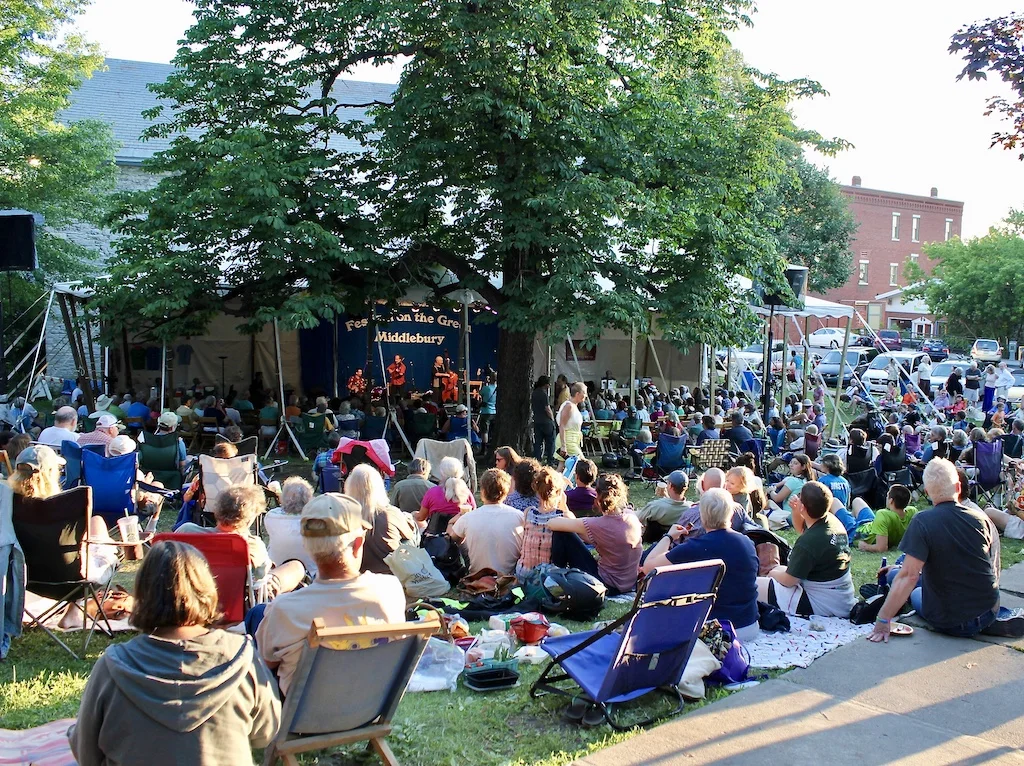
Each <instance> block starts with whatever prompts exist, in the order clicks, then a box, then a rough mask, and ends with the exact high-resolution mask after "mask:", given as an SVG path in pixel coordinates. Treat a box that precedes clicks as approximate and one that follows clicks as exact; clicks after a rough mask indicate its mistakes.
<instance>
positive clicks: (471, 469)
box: [414, 439, 476, 492]
mask: <svg viewBox="0 0 1024 766" xmlns="http://www.w3.org/2000/svg"><path fill="white" fill-rule="evenodd" d="M456 452H458V453H459V454H456ZM449 456H450V457H454V458H456V459H457V460H459V461H460V462H461V463H462V467H463V468H464V469H465V475H464V476H463V478H464V479H465V480H466V483H467V484H469V488H470V489H471V490H473V491H474V492H476V461H475V460H474V459H473V448H472V447H470V445H469V442H468V441H466V440H465V439H456V440H455V441H451V442H442V441H437V440H436V439H420V440H419V441H418V442H417V443H416V450H415V454H414V457H423V458H426V459H427V462H428V463H430V466H431V467H430V480H431V481H434V482H436V481H438V480H439V478H440V477H439V476H438V475H437V471H438V468H439V467H440V465H441V460H442V459H444V458H446V457H449Z"/></svg>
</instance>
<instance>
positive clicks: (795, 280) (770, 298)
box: [759, 266, 807, 428]
mask: <svg viewBox="0 0 1024 766" xmlns="http://www.w3.org/2000/svg"><path fill="white" fill-rule="evenodd" d="M786 285H787V287H789V290H790V292H791V293H792V295H789V296H786V295H779V294H775V293H773V294H768V295H766V294H764V292H763V291H762V290H759V292H760V293H761V295H762V301H763V303H764V305H765V306H768V363H767V364H766V365H765V368H764V378H763V380H762V386H761V409H762V410H763V412H764V425H765V428H767V427H768V410H769V409H770V408H771V401H772V353H773V352H774V350H775V328H774V325H775V307H776V306H786V307H789V308H800V309H802V308H803V307H804V293H806V292H807V267H806V266H787V267H786ZM793 298H795V300H792V299H793ZM783 337H785V332H783ZM785 347H786V346H785V344H783V354H782V374H783V375H785V374H786V354H785ZM781 408H782V403H781V402H780V403H779V409H780V412H781Z"/></svg>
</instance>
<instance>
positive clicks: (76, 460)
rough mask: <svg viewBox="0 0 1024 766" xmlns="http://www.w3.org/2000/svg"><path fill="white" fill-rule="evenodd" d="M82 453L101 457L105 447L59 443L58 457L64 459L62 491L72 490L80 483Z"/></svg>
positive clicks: (70, 442) (69, 442)
mask: <svg viewBox="0 0 1024 766" xmlns="http://www.w3.org/2000/svg"><path fill="white" fill-rule="evenodd" d="M82 452H92V453H94V454H97V455H102V454H103V453H104V452H106V447H104V446H103V445H102V444H86V445H79V444H78V443H77V442H73V441H68V440H65V441H62V442H61V443H60V455H61V457H62V458H64V461H65V466H64V478H63V479H62V480H61V484H60V488H61V489H64V490H68V489H74V488H75V487H77V486H78V485H79V484H81V482H82Z"/></svg>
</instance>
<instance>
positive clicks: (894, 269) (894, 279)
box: [889, 263, 900, 287]
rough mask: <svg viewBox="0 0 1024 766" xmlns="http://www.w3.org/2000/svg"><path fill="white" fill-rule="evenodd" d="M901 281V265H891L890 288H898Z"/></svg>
mask: <svg viewBox="0 0 1024 766" xmlns="http://www.w3.org/2000/svg"><path fill="white" fill-rule="evenodd" d="M899 279H900V265H899V264H898V263H890V264H889V286H890V287H897V286H898V285H899V283H900V282H899Z"/></svg>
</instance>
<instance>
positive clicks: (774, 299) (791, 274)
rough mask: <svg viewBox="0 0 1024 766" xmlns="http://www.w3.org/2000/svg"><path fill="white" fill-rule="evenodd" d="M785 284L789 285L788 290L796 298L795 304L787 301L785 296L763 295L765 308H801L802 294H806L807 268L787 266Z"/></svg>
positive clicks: (802, 303) (802, 302)
mask: <svg viewBox="0 0 1024 766" xmlns="http://www.w3.org/2000/svg"><path fill="white" fill-rule="evenodd" d="M786 283H787V284H788V285H789V289H790V290H792V291H793V295H795V296H796V302H793V301H791V300H789V298H788V297H787V296H783V295H765V296H764V305H765V306H789V307H790V308H803V305H804V293H806V292H807V267H806V266H787V267H786Z"/></svg>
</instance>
